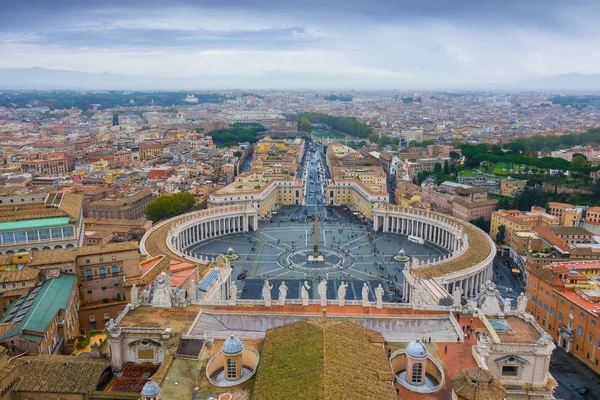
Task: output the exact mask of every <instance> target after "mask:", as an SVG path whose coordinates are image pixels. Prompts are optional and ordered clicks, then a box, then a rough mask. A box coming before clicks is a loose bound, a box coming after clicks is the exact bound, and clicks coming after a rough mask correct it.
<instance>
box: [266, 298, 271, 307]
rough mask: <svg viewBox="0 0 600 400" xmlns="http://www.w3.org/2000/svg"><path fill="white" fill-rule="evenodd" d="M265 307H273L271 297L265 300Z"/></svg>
mask: <svg viewBox="0 0 600 400" xmlns="http://www.w3.org/2000/svg"><path fill="white" fill-rule="evenodd" d="M265 307H271V299H269V300H265Z"/></svg>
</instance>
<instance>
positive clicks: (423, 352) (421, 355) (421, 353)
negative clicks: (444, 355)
mask: <svg viewBox="0 0 600 400" xmlns="http://www.w3.org/2000/svg"><path fill="white" fill-rule="evenodd" d="M405 352H406V355H407V356H409V357H410V358H413V359H415V360H424V359H426V358H427V356H428V355H429V352H427V348H426V347H425V345H424V344H423V342H421V341H420V340H413V341H412V342H410V343H409V344H408V346H406V350H405Z"/></svg>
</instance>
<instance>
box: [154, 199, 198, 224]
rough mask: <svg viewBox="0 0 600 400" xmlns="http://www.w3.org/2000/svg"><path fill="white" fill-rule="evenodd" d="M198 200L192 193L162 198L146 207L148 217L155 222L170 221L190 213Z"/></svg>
mask: <svg viewBox="0 0 600 400" xmlns="http://www.w3.org/2000/svg"><path fill="white" fill-rule="evenodd" d="M195 203H196V200H195V199H194V195H192V194H190V193H176V194H172V195H169V196H160V197H158V198H157V199H155V200H154V201H152V202H151V203H150V204H148V206H147V207H146V217H148V218H149V219H151V220H152V221H153V222H157V221H160V220H163V219H168V218H172V217H175V216H177V215H181V214H183V213H185V212H187V211H189V210H190V209H191V208H192V207H193V206H194V204H195Z"/></svg>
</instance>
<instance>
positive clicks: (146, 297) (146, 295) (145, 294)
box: [141, 287, 152, 305]
mask: <svg viewBox="0 0 600 400" xmlns="http://www.w3.org/2000/svg"><path fill="white" fill-rule="evenodd" d="M151 295H152V293H151V291H150V287H148V288H147V289H144V290H143V291H142V295H141V300H142V304H144V305H148V304H150V300H151Z"/></svg>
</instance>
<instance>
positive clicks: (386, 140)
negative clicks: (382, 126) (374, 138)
mask: <svg viewBox="0 0 600 400" xmlns="http://www.w3.org/2000/svg"><path fill="white" fill-rule="evenodd" d="M390 143H391V139H390V137H389V136H388V135H381V138H380V139H379V144H380V145H382V146H387V145H388V144H390Z"/></svg>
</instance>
